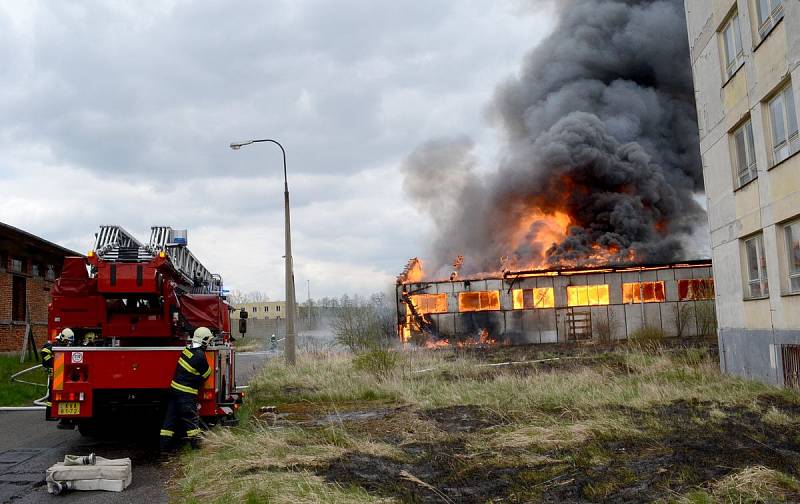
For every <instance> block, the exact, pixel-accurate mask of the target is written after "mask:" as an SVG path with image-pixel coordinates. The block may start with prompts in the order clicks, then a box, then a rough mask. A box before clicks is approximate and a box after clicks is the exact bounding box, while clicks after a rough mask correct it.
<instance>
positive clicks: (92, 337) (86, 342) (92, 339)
mask: <svg viewBox="0 0 800 504" xmlns="http://www.w3.org/2000/svg"><path fill="white" fill-rule="evenodd" d="M95 343H97V335H96V334H95V333H93V332H91V331H89V332H87V333H86V334H85V335H84V336H83V346H94V345H95Z"/></svg>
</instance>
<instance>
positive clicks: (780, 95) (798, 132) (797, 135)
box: [766, 81, 800, 166]
mask: <svg viewBox="0 0 800 504" xmlns="http://www.w3.org/2000/svg"><path fill="white" fill-rule="evenodd" d="M788 98H791V103H789V102H788ZM779 101H780V112H781V115H782V117H781V119H782V120H781V124H780V125H779V126H780V127H781V129H782V130H783V136H782V138H781V139H780V141H779V139H778V138H776V136H777V133H778V128H776V125H777V124H776V123H777V121H776V120H775V119H776V117H775V112H776V109H775V108H774V107H773V106H774V105H775V104H777V103H778V102H779ZM790 105H791V106H790ZM766 106H767V114H768V116H769V127H770V142H771V147H772V165H773V166H775V165H777V164H780V163H782V162H783V161H785V160H787V159H789V158H790V157H792V156H793V155H794V154H796V153H797V152H800V123H798V119H797V101H796V97H795V95H794V89H793V88H792V82H791V81H789V82H788V83H786V84H785V85H784V86H782V87H781V88H780V89H779V90H778V91H777V92H775V93H774V94H773V95H772V96H771V98H769V100H767V102H766ZM790 113H791V117H792V118H793V119H794V131H793V132H792V131H790V130H791V129H792V128H791V127H790V125H789V123H790V120H789V119H790V115H789V114H790ZM784 149H785V154H781V151H783V150H784Z"/></svg>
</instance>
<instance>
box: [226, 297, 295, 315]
mask: <svg viewBox="0 0 800 504" xmlns="http://www.w3.org/2000/svg"><path fill="white" fill-rule="evenodd" d="M242 308H244V309H245V310H247V314H248V315H247V318H248V319H256V320H258V319H269V320H275V319H285V318H286V301H257V302H250V303H242V304H241V305H236V306H234V310H233V311H232V312H231V318H234V319H238V318H239V310H241V309H242Z"/></svg>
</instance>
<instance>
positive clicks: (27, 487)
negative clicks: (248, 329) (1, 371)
mask: <svg viewBox="0 0 800 504" xmlns="http://www.w3.org/2000/svg"><path fill="white" fill-rule="evenodd" d="M272 356H273V354H272V353H271V352H247V353H239V354H237V362H236V375H237V383H238V384H239V385H243V384H246V383H247V382H248V381H249V380H250V379H251V378H252V377H253V375H254V374H255V373H256V372H257V371H258V370H259V369H260V368H261V367H262V366H263V365H264V363H265V362H266V361H267V359H268V358H270V357H272ZM123 439H124V437H123ZM153 441H155V442H153ZM89 453H95V454H97V455H99V456H102V457H105V458H123V457H130V458H131V460H132V462H133V483H132V484H131V486H129V487H128V488H127V489H126V490H125V491H124V492H120V493H114V492H72V493H70V494H67V495H61V496H58V497H56V496H52V495H50V494H48V493H47V487H46V485H45V482H44V475H45V470H46V469H47V468H48V467H50V466H51V465H53V464H54V463H56V462H58V461H59V460H63V459H64V455H66V454H74V455H88V454H89ZM171 470H172V467H171V465H170V464H169V461H166V462H159V460H158V445H157V439H155V440H150V441H144V440H141V439H133V440H131V439H128V440H124V441H104V440H95V439H92V438H83V437H82V436H81V435H80V434H79V433H78V431H77V430H74V431H66V430H59V429H57V428H56V423H55V422H46V421H45V420H44V412H43V411H18V412H17V411H14V412H0V502H1V503H4V504H5V503H8V502H13V503H14V504H32V503H39V502H54V503H55V502H66V503H70V504H71V503H81V504H83V503H91V504H105V503H109V504H119V503H131V504H134V503H136V504H138V503H142V502H146V503H148V504H156V503H161V502H167V501H168V496H167V493H166V482H167V480H168V479H169V477H170V474H171Z"/></svg>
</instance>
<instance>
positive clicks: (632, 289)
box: [622, 282, 667, 304]
mask: <svg viewBox="0 0 800 504" xmlns="http://www.w3.org/2000/svg"><path fill="white" fill-rule="evenodd" d="M664 292H665V291H664V282H634V283H625V284H622V302H623V303H626V304H628V303H641V302H642V300H644V302H645V303H663V302H664V301H666V300H667V296H666V295H665V294H664Z"/></svg>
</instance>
